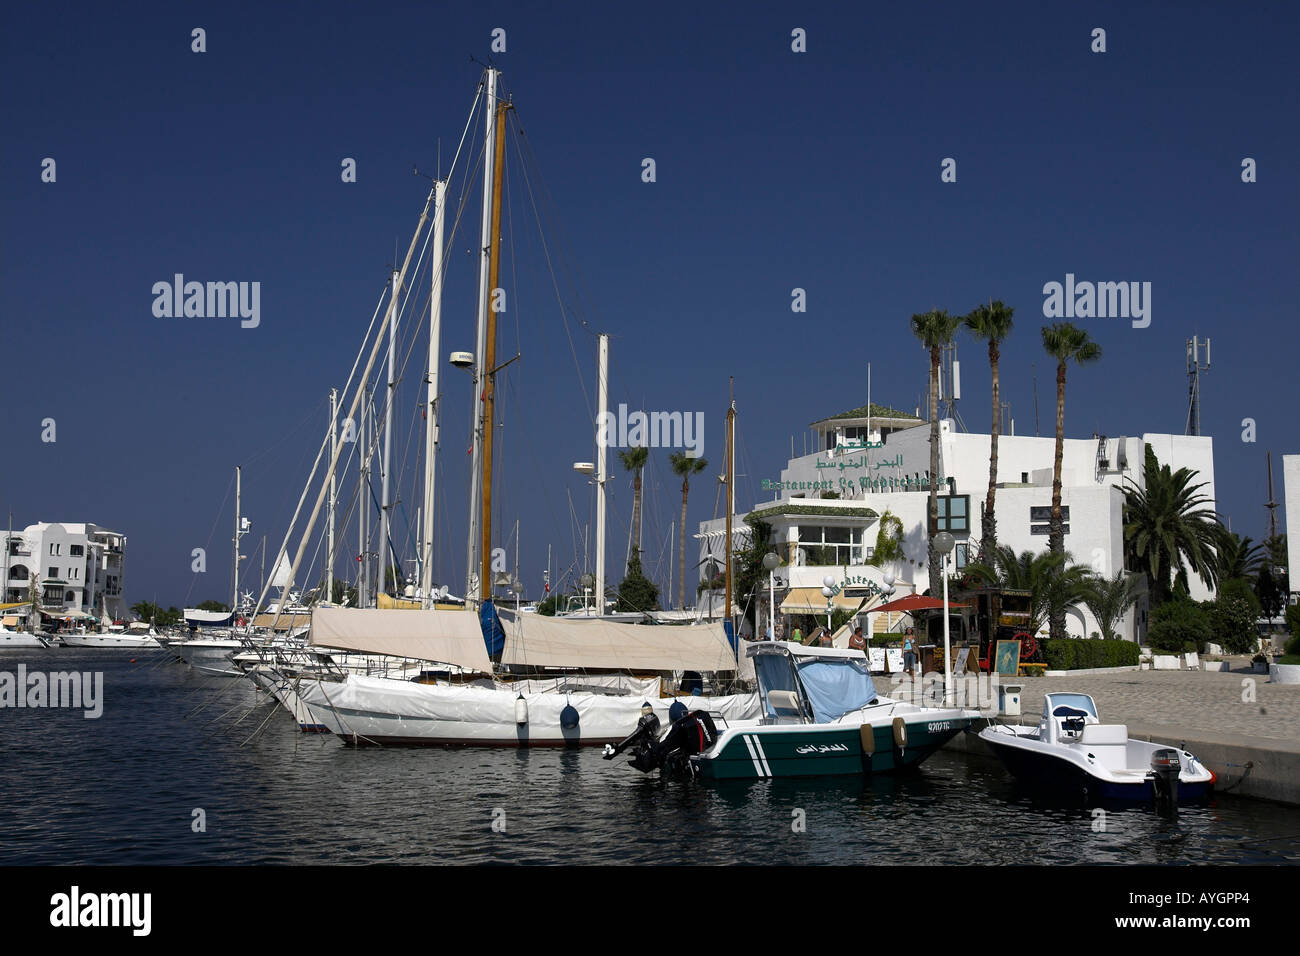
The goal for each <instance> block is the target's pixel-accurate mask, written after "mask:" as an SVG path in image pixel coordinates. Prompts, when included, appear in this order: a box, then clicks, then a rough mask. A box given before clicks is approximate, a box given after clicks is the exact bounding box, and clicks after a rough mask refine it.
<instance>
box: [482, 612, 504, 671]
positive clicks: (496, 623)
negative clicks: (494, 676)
mask: <svg viewBox="0 0 1300 956" xmlns="http://www.w3.org/2000/svg"><path fill="white" fill-rule="evenodd" d="M478 623H479V627H481V628H482V629H483V643H484V644H485V645H487V652H488V657H490V658H492V659H493V660H494V661H499V660H501V652H502V651H503V650H505V647H506V629H505V628H504V627H502V626H501V617H500V615H498V614H497V609H496V606H495V605H494V604H493V603H492V602H491V601H484V602H483V604H482V606H481V607H479V609H478Z"/></svg>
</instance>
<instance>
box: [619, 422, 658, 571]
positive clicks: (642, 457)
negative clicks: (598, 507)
mask: <svg viewBox="0 0 1300 956" xmlns="http://www.w3.org/2000/svg"><path fill="white" fill-rule="evenodd" d="M649 457H650V449H649V448H646V447H644V446H633V447H631V448H629V449H628V450H627V451H620V452H619V453H618V460H619V461H621V462H622V463H623V467H624V468H626V469H627V470H628V471H630V472H632V547H631V552H632V557H634V558H637V559H640V557H641V472H642V471H643V470H644V469H645V463H646V461H647V459H649ZM630 563H631V562H630V561H629V564H630Z"/></svg>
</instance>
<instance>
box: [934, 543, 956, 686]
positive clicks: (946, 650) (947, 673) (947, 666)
mask: <svg viewBox="0 0 1300 956" xmlns="http://www.w3.org/2000/svg"><path fill="white" fill-rule="evenodd" d="M956 543H957V542H956V541H954V540H953V537H952V535H950V534H949V533H948V532H947V531H940V532H939V533H938V534H936V535H935V536H934V542H933V544H934V550H936V551H938V552H939V554H940V556H941V557H942V559H943V702H944V705H945V706H946V705H947V704H948V703H949V697H948V695H949V694H950V693H951V690H950V688H951V687H952V649H951V648H950V646H949V639H948V555H949V554H951V553H952V549H953V546H954V545H955V544H956Z"/></svg>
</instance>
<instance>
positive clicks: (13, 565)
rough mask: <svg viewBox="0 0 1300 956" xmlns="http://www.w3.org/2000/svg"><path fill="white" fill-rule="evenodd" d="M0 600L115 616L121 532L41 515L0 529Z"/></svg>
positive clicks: (119, 614) (64, 613)
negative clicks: (0, 540) (0, 578)
mask: <svg viewBox="0 0 1300 956" xmlns="http://www.w3.org/2000/svg"><path fill="white" fill-rule="evenodd" d="M6 537H7V540H6V541H5V547H4V562H5V565H4V572H3V574H4V584H5V592H4V593H5V600H4V602H3V603H13V602H17V601H30V600H31V593H30V591H31V587H32V586H33V583H34V584H35V587H36V597H37V601H36V603H37V607H38V608H39V609H40V610H41V611H42V612H43V613H45V614H48V615H51V616H53V617H81V616H83V615H88V616H92V617H96V618H98V617H100V616H102V615H105V614H106V615H107V616H108V617H110V618H112V619H115V620H120V619H122V618H123V617H124V616H125V613H126V608H125V606H124V604H123V599H122V582H123V578H124V576H125V572H124V565H125V559H126V554H125V552H126V535H124V534H120V533H118V532H116V531H110V530H109V529H107V528H101V527H100V526H99V525H95V524H69V523H55V522H47V521H41V522H38V523H36V524H33V525H28V526H27V527H26V528H25V529H23V530H22V531H14V532H12V533H10V534H8V535H6Z"/></svg>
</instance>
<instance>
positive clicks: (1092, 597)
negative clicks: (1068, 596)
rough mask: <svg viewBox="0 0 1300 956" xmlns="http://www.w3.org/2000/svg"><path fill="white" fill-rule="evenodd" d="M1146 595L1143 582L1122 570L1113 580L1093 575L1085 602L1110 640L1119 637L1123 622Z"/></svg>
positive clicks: (1106, 637) (1116, 573)
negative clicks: (1117, 632) (1117, 631)
mask: <svg viewBox="0 0 1300 956" xmlns="http://www.w3.org/2000/svg"><path fill="white" fill-rule="evenodd" d="M1144 593H1146V585H1145V584H1144V583H1143V581H1142V579H1141V578H1140V577H1139V576H1138V575H1135V574H1131V573H1129V572H1128V571H1125V570H1123V569H1121V570H1119V571H1116V572H1115V576H1114V577H1113V578H1106V577H1102V576H1101V575H1100V574H1097V575H1093V578H1092V580H1091V581H1089V582H1088V586H1087V592H1086V593H1085V595H1084V598H1083V603H1084V604H1086V605H1087V606H1088V610H1089V611H1091V612H1092V616H1093V617H1095V618H1096V619H1097V626H1098V627H1099V628H1101V636H1102V637H1103V638H1105V639H1106V640H1108V641H1109V640H1113V639H1114V638H1115V637H1117V636H1118V635H1117V634H1116V630H1117V628H1118V627H1119V622H1120V621H1121V620H1122V619H1123V618H1124V615H1125V614H1127V613H1128V610H1129V608H1131V607H1132V606H1133V605H1134V604H1136V603H1137V600H1138V598H1140V597H1141V596H1142V595H1143V594H1144Z"/></svg>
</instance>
